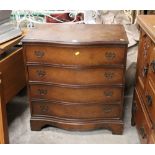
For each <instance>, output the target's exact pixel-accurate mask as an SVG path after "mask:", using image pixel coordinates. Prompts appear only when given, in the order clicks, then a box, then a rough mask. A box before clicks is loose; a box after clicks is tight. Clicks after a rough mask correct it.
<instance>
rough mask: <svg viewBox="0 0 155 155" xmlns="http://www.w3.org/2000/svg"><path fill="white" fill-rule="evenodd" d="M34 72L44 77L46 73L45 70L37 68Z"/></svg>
mask: <svg viewBox="0 0 155 155" xmlns="http://www.w3.org/2000/svg"><path fill="white" fill-rule="evenodd" d="M36 72H37V74H38V76H39V77H44V76H45V75H46V72H45V71H44V70H37V71H36Z"/></svg>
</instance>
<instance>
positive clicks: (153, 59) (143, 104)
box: [132, 15, 155, 143]
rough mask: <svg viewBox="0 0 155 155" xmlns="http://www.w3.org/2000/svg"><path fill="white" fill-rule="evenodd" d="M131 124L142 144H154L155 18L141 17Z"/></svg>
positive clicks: (139, 20)
mask: <svg viewBox="0 0 155 155" xmlns="http://www.w3.org/2000/svg"><path fill="white" fill-rule="evenodd" d="M138 24H139V25H140V33H141V35H140V42H139V51H138V52H139V54H138V60H137V76H136V86H135V94H134V99H133V108H132V114H133V115H132V124H133V125H135V124H136V127H137V130H138V133H139V136H140V140H141V142H142V143H154V142H155V140H154V139H155V138H154V137H155V16H154V15H141V16H139V17H138Z"/></svg>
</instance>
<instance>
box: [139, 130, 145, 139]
mask: <svg viewBox="0 0 155 155" xmlns="http://www.w3.org/2000/svg"><path fill="white" fill-rule="evenodd" d="M139 132H140V135H141V136H142V138H143V139H144V138H146V133H145V129H144V127H140V128H139Z"/></svg>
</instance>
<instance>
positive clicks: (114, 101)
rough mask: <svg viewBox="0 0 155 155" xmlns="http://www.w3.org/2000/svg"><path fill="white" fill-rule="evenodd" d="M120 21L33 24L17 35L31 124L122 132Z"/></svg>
mask: <svg viewBox="0 0 155 155" xmlns="http://www.w3.org/2000/svg"><path fill="white" fill-rule="evenodd" d="M127 44H128V39H127V36H126V33H125V30H124V27H123V26H122V25H86V24H77V25H76V24H75V25H64V24H62V25H61V24H54V25H38V26H37V27H36V28H35V29H32V30H31V31H30V32H29V34H28V35H27V36H26V37H25V38H24V39H23V46H24V58H25V67H26V73H27V85H28V89H29V101H30V107H31V121H30V122H31V129H32V130H40V129H41V128H42V127H44V126H46V125H52V126H55V127H59V128H63V129H66V130H78V131H86V130H95V129H100V128H105V129H109V130H111V131H112V133H113V134H122V133H123V126H124V123H123V111H124V110H123V107H124V106H123V102H124V82H125V69H126V54H127Z"/></svg>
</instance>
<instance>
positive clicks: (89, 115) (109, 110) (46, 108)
mask: <svg viewBox="0 0 155 155" xmlns="http://www.w3.org/2000/svg"><path fill="white" fill-rule="evenodd" d="M31 106H32V111H31V112H32V116H43V115H47V116H55V117H61V118H68V119H96V118H102V119H103V118H104V119H110V118H113V119H118V118H121V116H122V106H121V105H105V104H76V103H70V104H64V103H61V102H60V103H56V102H31Z"/></svg>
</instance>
